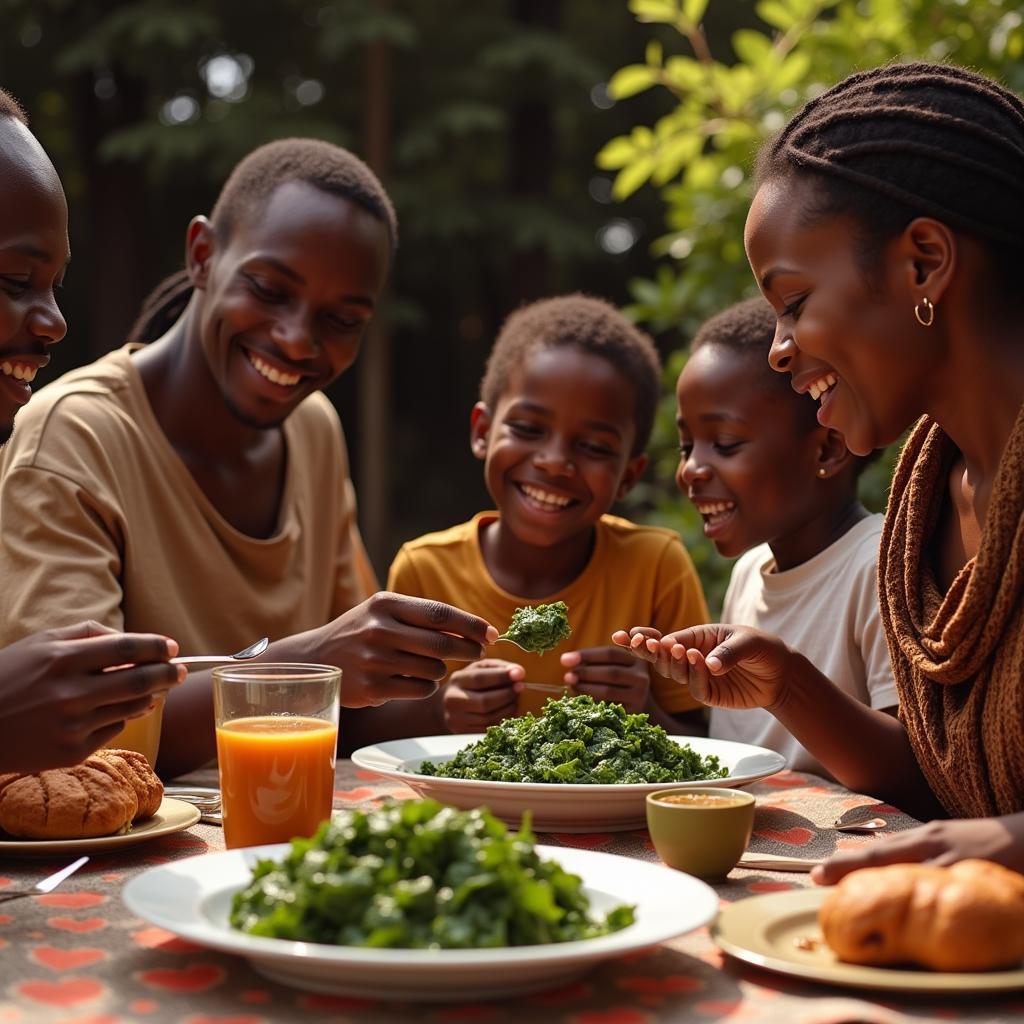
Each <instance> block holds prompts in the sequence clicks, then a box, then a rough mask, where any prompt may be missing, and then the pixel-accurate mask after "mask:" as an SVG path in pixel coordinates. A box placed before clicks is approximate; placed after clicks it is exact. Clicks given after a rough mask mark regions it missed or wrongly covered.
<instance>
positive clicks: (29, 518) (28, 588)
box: [0, 465, 124, 646]
mask: <svg viewBox="0 0 1024 1024" xmlns="http://www.w3.org/2000/svg"><path fill="white" fill-rule="evenodd" d="M0 510H2V512H0V524H2V529H0V580H3V586H2V587H0V646H6V645H7V644H10V643H13V642H14V641H16V640H19V639H21V638H22V637H25V636H28V635H29V634H31V633H35V632H38V631H39V630H42V629H48V628H50V627H54V626H66V625H71V624H73V623H76V622H80V621H82V620H84V619H95V620H96V621H97V622H101V623H103V624H104V625H106V626H111V627H113V628H115V629H121V628H123V626H124V619H123V615H122V611H121V602H122V598H123V593H122V585H121V564H122V545H121V542H120V529H119V526H118V513H117V512H116V510H115V509H113V508H112V507H111V505H110V504H109V503H108V502H106V501H104V500H102V499H99V498H97V497H96V495H95V494H93V493H90V492H89V491H87V490H86V489H84V488H83V487H82V486H81V485H80V484H79V483H78V482H76V481H75V480H73V479H71V478H70V477H68V476H64V475H62V474H61V473H59V472H56V471H54V470H50V469H42V468H38V467H35V466H32V465H17V466H15V467H13V468H12V469H10V470H9V471H8V472H7V473H5V474H4V476H3V479H2V481H0Z"/></svg>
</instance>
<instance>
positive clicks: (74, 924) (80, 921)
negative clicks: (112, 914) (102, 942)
mask: <svg viewBox="0 0 1024 1024" xmlns="http://www.w3.org/2000/svg"><path fill="white" fill-rule="evenodd" d="M46 923H47V924H48V925H49V926H50V927H51V928H59V929H60V930H61V931H62V932H95V931H99V929H100V928H106V927H107V924H108V922H107V920H106V918H103V917H50V918H47V920H46Z"/></svg>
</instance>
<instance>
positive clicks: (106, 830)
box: [0, 750, 164, 839]
mask: <svg viewBox="0 0 1024 1024" xmlns="http://www.w3.org/2000/svg"><path fill="white" fill-rule="evenodd" d="M163 792H164V787H163V784H162V783H161V782H160V780H159V779H158V778H157V776H156V774H155V773H154V772H153V769H152V768H150V766H149V762H148V761H147V760H146V759H145V757H143V755H141V754H137V753H135V752H134V751H131V750H99V751H97V752H96V753H95V754H91V755H90V756H89V757H87V758H86V759H85V760H84V761H83V762H82V763H81V764H76V765H74V766H73V767H71V768H55V769H53V770H52V771H45V772H39V773H38V774H35V775H25V774H19V773H16V772H7V773H5V774H3V775H0V829H2V830H3V831H4V832H6V833H8V834H9V835H12V836H18V837H20V838H25V839H91V838H94V837H96V836H109V835H113V834H114V833H116V832H120V831H121V830H122V829H124V828H125V827H126V826H128V825H130V824H131V823H132V822H133V821H141V820H142V819H144V818H149V817H152V815H153V814H155V813H156V811H157V808H159V806H160V802H161V800H162V799H163Z"/></svg>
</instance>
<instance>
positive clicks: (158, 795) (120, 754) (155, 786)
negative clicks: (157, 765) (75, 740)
mask: <svg viewBox="0 0 1024 1024" xmlns="http://www.w3.org/2000/svg"><path fill="white" fill-rule="evenodd" d="M92 756H93V757H97V758H99V759H100V760H102V761H106V762H107V763H108V764H111V765H112V766H113V767H114V768H115V769H117V770H118V771H119V772H120V773H121V774H122V775H123V776H124V777H125V778H126V779H127V780H128V782H129V784H130V785H131V786H132V788H133V789H134V790H135V796H136V797H137V798H138V801H139V809H138V811H137V812H136V814H135V817H134V819H133V820H134V821H143V820H144V819H146V818H152V817H153V815H154V814H156V812H157V811H158V810H159V809H160V804H161V802H162V801H163V798H164V784H163V783H162V782H161V781H160V778H159V776H158V775H157V774H156V772H155V771H153V769H152V768H151V767H150V766H149V761H148V760H147V759H146V755H145V754H140V753H139V752H138V751H137V750H119V749H112V748H103V749H101V750H97V751H96V753H95V754H93V755H92ZM88 763H89V761H88V760H87V761H86V764H88Z"/></svg>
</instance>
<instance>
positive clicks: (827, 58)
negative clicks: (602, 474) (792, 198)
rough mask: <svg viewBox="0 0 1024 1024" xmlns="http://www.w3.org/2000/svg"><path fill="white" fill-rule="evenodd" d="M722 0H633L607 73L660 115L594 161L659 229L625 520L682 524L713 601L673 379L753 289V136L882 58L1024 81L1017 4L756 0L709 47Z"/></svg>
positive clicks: (713, 575) (714, 563)
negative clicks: (687, 480)
mask: <svg viewBox="0 0 1024 1024" xmlns="http://www.w3.org/2000/svg"><path fill="white" fill-rule="evenodd" d="M727 2H728V0H711V4H710V5H709V0H629V3H628V6H629V9H630V11H631V12H632V13H633V15H634V17H636V19H637V20H638V21H639V22H641V23H644V24H646V25H648V26H650V39H649V42H648V43H647V46H646V50H645V53H644V59H643V61H642V62H640V63H636V64H630V65H628V66H626V67H623V68H621V69H620V70H619V71H618V72H617V73H616V74H615V75H614V76H613V77H612V79H611V81H610V83H609V92H610V94H611V95H612V96H614V97H615V98H616V99H617V100H620V101H632V100H631V98H632V97H635V96H638V95H640V94H646V93H649V92H651V91H652V90H653V91H655V92H661V93H662V94H665V95H666V96H667V97H668V99H669V101H670V102H669V110H668V112H667V113H665V114H664V115H663V116H661V117H659V118H658V119H657V120H655V121H653V122H647V121H642V122H641V123H638V124H636V125H635V126H634V127H633V128H632V130H631V131H630V132H629V133H628V134H623V135H619V136H617V137H615V138H613V139H612V140H611V141H610V142H608V143H607V145H605V147H604V148H603V149H602V150H601V151H600V153H599V154H598V157H597V163H598V166H599V167H601V168H603V169H605V170H610V171H614V172H616V179H615V185H614V190H613V193H614V195H615V196H616V197H617V198H618V199H619V200H622V201H623V202H624V203H628V201H630V197H632V196H634V194H635V193H637V190H640V189H650V188H655V189H658V190H659V191H660V194H661V197H662V199H663V201H664V218H665V227H666V230H665V233H664V234H663V235H662V236H661V237H660V238H659V239H658V241H657V242H656V243H655V245H654V250H653V251H654V255H655V257H656V258H657V259H658V260H659V263H658V266H657V268H656V270H655V272H654V274H653V275H652V276H651V277H649V278H637V279H635V280H633V281H632V282H631V284H630V292H631V296H632V303H631V305H630V306H629V307H628V308H629V311H630V313H631V314H632V316H633V317H634V318H635V319H636V320H638V321H640V322H642V323H643V324H645V325H646V326H647V327H648V328H650V329H651V330H652V331H654V332H656V333H658V334H659V335H662V336H665V335H667V336H668V337H670V338H671V344H672V345H673V347H674V348H675V350H676V351H675V354H674V355H673V356H672V357H671V358H670V359H669V360H668V361H667V365H666V371H665V390H666V396H665V398H664V399H663V402H662V406H661V408H660V410H659V416H658V422H657V426H656V428H655V438H654V444H653V449H652V461H653V463H654V472H653V474H651V475H652V476H653V478H654V480H655V482H653V483H648V484H645V485H644V486H643V487H641V488H637V490H636V491H635V492H634V494H633V496H632V500H633V503H634V514H635V515H638V516H641V517H642V518H644V519H646V520H647V521H651V522H657V523H659V524H661V525H666V526H672V527H674V528H676V529H678V530H679V531H680V532H681V533H682V535H683V538H684V540H685V542H686V544H687V547H688V548H689V550H690V552H691V554H692V555H693V556H694V560H695V562H696V563H697V567H698V569H699V571H700V574H701V578H702V580H703V581H704V585H705V589H706V591H707V596H708V602H709V604H710V605H711V607H712V609H713V610H715V611H717V609H719V608H720V605H721V599H722V596H723V594H724V590H725V586H726V584H727V582H728V575H729V570H730V566H729V563H728V562H726V561H725V560H724V559H722V558H720V557H719V556H718V554H717V553H716V552H715V550H714V547H713V546H712V545H711V544H710V543H709V542H707V541H706V540H705V539H704V536H703V529H702V523H701V519H700V516H699V515H697V513H696V511H695V510H694V509H693V507H692V506H691V505H690V503H689V502H688V501H686V500H685V499H684V498H682V497H681V496H680V495H679V493H678V492H677V491H676V490H675V488H674V486H673V484H672V480H673V475H674V472H675V468H676V465H677V463H678V454H677V438H676V430H675V401H674V396H673V392H674V386H675V380H676V377H677V376H678V374H679V371H680V370H681V368H682V365H683V362H684V359H685V356H684V348H685V345H686V344H687V342H688V340H689V339H690V338H691V337H692V336H693V334H694V332H695V331H696V329H697V327H698V326H699V325H700V323H701V322H702V321H703V320H705V319H706V318H707V317H709V316H711V315H712V314H714V313H716V312H718V311H719V310H721V309H723V308H725V307H726V306H728V305H731V304H732V303H733V302H736V301H738V300H740V299H742V298H746V297H747V296H749V295H754V294H756V292H757V289H756V286H755V284H754V281H753V278H752V276H751V274H750V270H749V267H748V266H747V262H746V259H745V256H744V253H743V222H744V219H745V217H746V211H747V207H748V205H749V203H750V199H751V187H750V186H751V175H752V171H753V166H754V161H755V158H756V154H757V151H758V149H759V147H760V145H761V143H762V142H763V141H764V140H765V139H767V138H768V137H770V136H771V135H773V134H774V133H775V132H777V131H778V130H779V129H780V128H781V127H782V126H783V125H784V124H785V122H786V120H787V119H788V117H789V115H790V114H792V113H793V112H794V111H795V110H797V109H799V107H800V106H802V105H803V104H804V103H805V102H806V101H807V100H809V99H812V98H813V97H815V96H817V95H820V93H821V92H823V91H824V90H825V89H826V88H828V87H829V86H831V85H833V84H835V83H836V82H838V81H839V80H840V79H842V78H844V77H845V76H846V75H848V74H850V73H852V72H854V71H857V70H863V69H865V68H870V67H875V66H877V65H880V64H883V63H885V62H887V61H891V60H913V59H925V60H937V61H941V60H948V61H951V62H954V63H957V64H961V65H964V66H967V67H971V68H974V69H976V70H979V71H982V72H985V73H987V74H989V75H991V76H993V77H995V78H997V79H999V80H1000V81H1002V82H1003V83H1004V84H1006V85H1008V86H1009V87H1010V88H1012V89H1015V90H1016V91H1018V92H1020V91H1021V90H1022V89H1024V63H1022V61H1021V56H1022V54H1024V27H1022V26H1024V4H1021V3H1018V2H1008V0H760V2H758V3H756V4H755V12H756V15H757V19H758V20H759V22H760V25H759V26H752V27H746V28H740V29H738V30H736V31H735V32H733V34H732V38H731V52H728V50H727V49H726V50H723V52H721V53H718V52H713V45H712V43H709V38H710V37H709V34H707V33H706V32H705V24H704V23H705V22H706V20H707V19H708V18H709V17H710V16H711V15H712V14H713V13H714V9H715V8H718V7H720V6H721V5H722V4H723V3H727ZM895 455H896V446H893V448H892V449H890V450H889V451H887V452H886V453H885V456H884V458H883V459H882V460H881V461H880V462H878V463H876V464H875V465H874V466H873V467H871V468H870V469H869V470H868V471H867V472H866V473H865V475H864V478H863V480H862V493H863V497H864V500H865V502H866V504H868V505H869V507H871V508H873V509H876V510H879V509H881V508H883V507H884V503H885V494H886V490H887V487H888V482H889V479H890V476H891V471H892V465H893V462H894V459H895Z"/></svg>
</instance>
